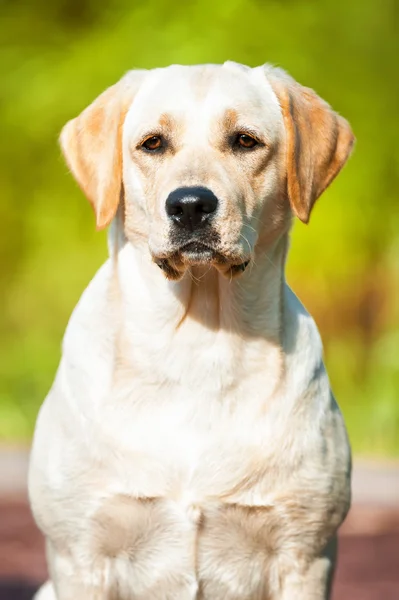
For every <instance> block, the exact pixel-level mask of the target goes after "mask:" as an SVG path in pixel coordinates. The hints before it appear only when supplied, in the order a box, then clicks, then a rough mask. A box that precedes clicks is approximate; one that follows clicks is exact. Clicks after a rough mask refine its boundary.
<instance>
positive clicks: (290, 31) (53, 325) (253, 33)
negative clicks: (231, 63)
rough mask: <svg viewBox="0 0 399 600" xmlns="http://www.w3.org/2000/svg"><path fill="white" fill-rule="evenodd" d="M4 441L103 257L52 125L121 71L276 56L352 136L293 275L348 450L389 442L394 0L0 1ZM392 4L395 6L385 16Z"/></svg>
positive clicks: (299, 244)
mask: <svg viewBox="0 0 399 600" xmlns="http://www.w3.org/2000/svg"><path fill="white" fill-rule="evenodd" d="M0 6H1V19H0V32H1V35H0V39H1V47H0V65H1V67H0V68H1V74H2V77H1V87H0V124H1V132H2V134H1V137H0V195H1V196H0V197H1V204H0V269H1V300H2V308H1V311H0V333H1V348H0V352H1V355H0V381H1V390H0V439H1V440H3V441H4V440H5V441H10V442H15V441H16V442H19V441H27V440H29V438H30V436H31V434H32V430H33V426H34V420H35V417H36V414H37V410H38V407H39V405H40V403H41V402H42V400H43V398H44V396H45V394H46V392H47V391H48V388H49V386H50V384H51V381H52V378H53V376H54V372H55V369H56V367H57V363H58V360H59V356H60V342H61V338H62V334H63V331H64V328H65V325H66V322H67V319H68V317H69V314H70V312H71V310H72V309H73V307H74V305H75V303H76V302H77V300H78V298H79V295H80V294H81V292H82V290H83V289H84V287H85V285H86V284H87V283H88V281H89V280H90V278H91V277H92V276H93V274H94V272H95V270H96V269H97V267H98V266H99V265H100V264H101V262H102V261H103V260H104V258H105V256H106V240H105V234H104V233H101V234H99V233H96V232H95V229H94V220H93V216H92V213H91V209H90V207H89V204H88V202H86V201H85V199H84V198H83V196H82V194H81V193H80V192H79V191H78V189H77V186H76V185H75V184H74V182H73V180H72V177H71V176H70V175H69V174H68V171H67V168H66V166H65V164H64V163H63V160H62V158H61V154H60V151H59V148H58V144H57V136H58V133H59V131H60V129H61V127H62V125H63V124H64V123H65V121H66V120H68V119H69V118H71V117H73V116H76V115H77V114H78V113H79V112H80V110H82V109H83V108H84V107H85V106H86V105H87V104H88V103H89V102H90V101H91V100H93V99H94V97H95V96H96V95H98V94H99V93H100V92H101V91H102V90H103V89H104V88H105V87H107V86H108V85H110V84H112V83H114V82H115V81H116V80H117V79H118V78H119V77H120V76H121V75H122V74H123V73H124V72H125V71H126V70H128V69H131V68H135V67H145V68H150V67H154V66H163V65H167V64H170V63H173V62H177V63H186V64H187V63H199V62H223V61H225V60H226V59H230V60H235V61H238V62H243V63H246V64H249V65H253V66H255V65H258V64H262V63H263V62H272V63H274V64H277V65H280V66H282V67H284V68H285V69H286V70H288V71H289V72H290V73H291V74H292V75H293V76H294V77H295V78H296V79H298V80H299V81H300V82H301V83H304V84H306V85H308V86H310V87H313V88H314V89H316V91H317V92H318V93H319V94H320V95H321V96H322V97H324V98H325V99H326V100H328V101H329V102H330V103H331V104H332V106H333V107H334V108H335V109H336V110H338V111H339V112H340V113H342V114H343V115H344V116H345V117H347V118H348V119H349V121H350V122H351V124H352V126H353V129H354V131H355V134H356V136H357V146H356V150H355V153H354V156H353V157H352V159H351V161H350V162H349V164H348V166H347V167H346V168H345V169H344V171H343V172H342V174H341V175H340V176H339V177H338V179H337V181H335V182H334V184H333V185H332V187H331V188H330V189H329V190H328V191H327V192H326V193H325V195H324V196H323V198H322V199H321V200H320V201H319V203H318V205H317V207H316V209H315V211H314V213H313V218H312V220H311V224H310V226H308V227H306V226H304V225H302V224H300V223H297V224H296V225H295V229H294V233H293V240H292V247H291V253H290V258H289V264H288V278H289V281H290V283H291V285H292V287H293V288H294V290H295V292H296V293H297V294H298V295H299V296H300V298H301V299H302V300H303V301H304V303H305V305H306V306H307V307H308V309H309V310H310V311H311V313H312V314H313V315H314V316H315V318H316V320H317V323H318V325H319V327H320V330H321V333H322V336H323V339H324V343H325V350H326V362H327V367H328V369H329V373H330V376H331V380H332V384H333V388H334V390H335V392H336V395H337V398H338V400H339V402H340V404H341V406H342V408H343V410H344V414H345V417H346V420H347V423H348V428H349V433H350V437H351V440H352V443H353V446H354V449H355V451H356V452H357V453H358V454H362V455H367V456H370V455H373V456H378V455H385V456H394V455H396V456H398V455H399V397H398V396H399V302H398V298H399V198H398V196H399V143H398V140H399V110H398V108H399V90H398V81H399V80H398V71H397V63H398V58H399V36H398V35H397V32H395V29H394V28H395V19H396V18H397V17H398V12H399V11H398V3H397V2H396V0H351V1H348V0H325V1H323V0H307V1H306V0H281V1H276V0H275V1H272V0H270V1H268V2H266V1H264V0H229V1H228V2H227V1H220V0H203V1H202V2H191V1H189V0H187V1H186V2H184V3H183V2H182V3H178V2H170V1H165V0H156V1H151V0H147V1H143V0H139V1H134V0H115V1H110V0H108V1H107V0H104V1H101V0H51V2H50V1H49V0H36V1H32V2H21V1H20V0H8V1H4V0H3V1H2V2H1V5H0ZM395 12H396V14H395Z"/></svg>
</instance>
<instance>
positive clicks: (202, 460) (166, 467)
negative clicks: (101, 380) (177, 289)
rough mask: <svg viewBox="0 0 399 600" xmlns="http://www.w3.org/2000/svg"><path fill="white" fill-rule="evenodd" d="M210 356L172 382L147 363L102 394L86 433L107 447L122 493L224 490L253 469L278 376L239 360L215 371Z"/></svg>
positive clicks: (268, 425) (197, 496)
mask: <svg viewBox="0 0 399 600" xmlns="http://www.w3.org/2000/svg"><path fill="white" fill-rule="evenodd" d="M206 351H207V349H206V348H205V349H204V353H206ZM208 352H209V349H208ZM209 354H210V355H209V356H208V360H207V359H206V358H204V357H202V360H199V361H198V362H199V363H201V362H202V365H201V366H199V365H196V364H195V361H193V363H192V364H191V366H190V365H187V366H186V365H184V369H187V372H186V373H185V374H183V373H182V372H181V374H180V377H179V378H177V377H176V378H174V379H173V378H172V380H171V379H168V378H167V377H165V370H161V369H160V370H157V369H156V368H153V370H152V372H150V373H149V376H148V378H147V377H145V376H143V374H141V376H140V377H138V378H136V380H134V379H133V385H131V384H129V383H128V381H127V378H126V373H125V375H124V378H123V379H121V380H119V381H117V382H116V384H115V387H114V389H113V390H112V393H111V394H110V395H109V396H108V397H107V398H106V399H104V402H103V404H102V407H101V410H100V411H99V412H98V421H96V422H93V424H92V428H91V431H92V433H93V436H95V437H96V439H95V443H94V447H96V448H97V452H98V453H103V452H104V449H106V448H109V449H110V450H111V449H112V452H109V454H108V458H106V457H105V456H104V461H102V465H103V468H104V469H105V470H106V472H107V477H109V478H110V485H112V486H116V488H117V489H118V491H119V492H120V493H128V494H130V495H134V496H136V497H170V498H180V497H181V498H191V499H192V501H193V502H196V501H199V500H201V499H202V498H204V497H220V496H223V495H226V494H229V493H230V491H231V490H232V489H236V488H237V486H239V485H240V482H241V481H244V480H246V479H247V477H248V474H250V473H252V472H253V470H254V466H253V464H252V463H253V461H255V462H256V454H257V453H259V451H262V446H263V445H264V444H265V443H266V442H267V437H268V433H269V430H270V432H271V431H272V429H273V427H274V436H275V437H276V435H278V431H277V428H278V424H276V423H275V424H274V425H273V420H274V419H273V416H274V415H273V413H274V411H273V402H276V399H275V398H274V400H273V391H275V387H276V383H277V375H269V376H268V375H267V371H266V373H262V372H259V371H256V372H251V370H250V369H249V368H246V365H245V364H244V365H243V364H237V366H236V369H235V371H236V372H234V369H231V368H229V365H228V364H227V365H225V366H227V368H225V373H221V372H220V369H221V367H222V365H221V364H219V363H220V362H222V361H221V359H222V355H221V354H219V356H217V355H215V356H213V355H212V353H209ZM169 359H170V362H171V363H173V356H169ZM245 360H246V357H245V356H243V362H245ZM167 363H168V360H167V357H165V361H164V368H166V369H169V365H168V364H167ZM209 363H211V364H209ZM212 363H213V365H212ZM205 365H206V366H205ZM170 368H172V366H171V367H170ZM245 369H246V373H245V374H244V373H243V372H242V370H245ZM201 372H202V375H201ZM97 455H98V454H97ZM110 456H111V459H110V458H109V457H110ZM112 457H114V458H112ZM111 482H112V483H111Z"/></svg>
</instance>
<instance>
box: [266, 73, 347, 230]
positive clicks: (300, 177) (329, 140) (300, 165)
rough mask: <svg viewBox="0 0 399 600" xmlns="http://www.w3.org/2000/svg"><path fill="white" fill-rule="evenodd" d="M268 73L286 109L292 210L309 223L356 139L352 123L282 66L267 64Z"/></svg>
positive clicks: (288, 186)
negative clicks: (320, 199)
mask: <svg viewBox="0 0 399 600" xmlns="http://www.w3.org/2000/svg"><path fill="white" fill-rule="evenodd" d="M266 76H267V78H268V81H269V82H270V84H271V86H272V88H273V90H274V92H275V94H276V96H277V99H278V101H279V103H280V106H281V109H282V112H283V118H284V125H285V130H286V145H287V148H286V169H287V188H288V197H289V201H290V204H291V209H292V211H293V212H294V214H295V215H296V216H297V217H299V219H300V220H301V221H303V222H304V223H307V222H308V221H309V217H310V213H311V211H312V208H313V205H314V203H315V202H316V200H317V198H318V197H319V196H320V195H321V194H322V193H323V192H324V190H325V189H326V188H327V187H328V186H329V185H330V183H331V182H332V180H333V179H334V178H335V177H336V175H338V173H339V171H340V170H341V169H342V167H343V166H344V164H345V163H346V161H347V160H348V158H349V155H350V153H351V150H352V147H353V144H354V141H355V138H354V135H353V133H352V130H351V128H350V125H349V123H348V122H347V121H346V120H345V119H344V118H343V117H341V116H340V115H338V114H337V113H335V112H334V111H333V110H332V109H331V107H330V106H329V105H328V104H327V103H326V102H324V100H322V99H321V98H319V96H318V95H317V94H316V93H315V92H314V91H313V90H311V89H309V88H305V87H303V86H302V85H300V84H299V83H297V82H296V81H295V80H294V79H292V78H291V77H290V76H289V75H287V74H286V73H285V72H284V71H282V70H280V69H275V68H271V67H268V66H267V67H266Z"/></svg>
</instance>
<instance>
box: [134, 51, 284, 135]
mask: <svg viewBox="0 0 399 600" xmlns="http://www.w3.org/2000/svg"><path fill="white" fill-rule="evenodd" d="M133 105H134V110H133V111H132V112H133V113H134V114H133V115H132V117H131V119H130V120H131V121H133V122H135V123H139V122H140V123H143V121H145V122H148V123H150V122H155V121H156V120H157V119H159V117H160V115H164V114H165V113H169V114H171V115H173V116H176V117H178V118H179V117H180V118H186V119H188V120H191V121H197V120H198V119H199V118H201V117H205V118H206V117H209V118H212V117H214V116H222V115H223V113H224V111H226V110H229V109H234V110H235V111H236V112H237V113H238V114H239V115H241V116H242V117H243V118H248V119H252V120H255V122H257V123H258V124H259V125H265V126H266V125H268V124H269V125H272V124H273V123H274V124H277V123H278V122H279V121H281V111H280V107H279V104H278V101H277V98H276V96H275V94H274V92H273V90H272V88H271V86H270V84H269V83H268V81H267V78H266V76H265V74H264V72H263V70H262V69H260V68H256V69H251V68H249V67H244V66H241V65H235V64H234V63H226V64H224V65H199V66H190V67H189V66H179V65H173V66H171V67H167V68H164V69H154V70H153V71H150V72H149V73H148V75H147V77H146V79H145V80H144V82H143V84H142V86H141V87H140V89H139V91H138V93H137V95H136V98H135V100H134V103H133ZM132 108H133V107H132Z"/></svg>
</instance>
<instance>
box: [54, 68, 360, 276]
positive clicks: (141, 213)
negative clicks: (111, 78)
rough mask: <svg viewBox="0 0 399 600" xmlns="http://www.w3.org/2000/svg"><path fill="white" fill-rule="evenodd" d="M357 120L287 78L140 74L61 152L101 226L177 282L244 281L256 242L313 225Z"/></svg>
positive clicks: (187, 71) (206, 71)
mask: <svg viewBox="0 0 399 600" xmlns="http://www.w3.org/2000/svg"><path fill="white" fill-rule="evenodd" d="M353 139H354V138H353V134H352V132H351V129H350V127H349V125H348V123H347V122H346V121H345V120H344V119H343V118H342V117H340V116H339V115H337V114H336V113H334V112H333V111H332V109H331V108H330V107H329V106H328V105H327V104H326V103H325V102H323V100H321V99H320V98H319V97H318V96H317V95H316V94H315V93H314V92H313V91H312V90H310V89H308V88H304V87H302V86H301V85H299V84H297V83H296V82H295V81H294V80H292V79H291V78H290V77H289V76H288V75H286V74H285V73H284V72H283V71H281V70H279V69H274V68H272V67H269V66H264V67H258V68H255V69H250V68H248V67H244V66H242V65H237V64H235V63H225V64H224V65H222V66H219V65H205V66H194V67H183V66H171V67H168V68H166V69H155V70H152V71H132V72H130V73H128V74H127V75H126V76H125V77H124V78H123V79H122V80H121V81H120V82H119V83H117V84H116V85H114V86H113V87H111V88H109V89H108V90H106V91H105V92H104V93H103V94H102V95H101V96H99V98H97V99H96V100H95V101H94V102H93V103H92V104H91V105H90V106H89V107H88V108H86V110H84V111H83V113H82V114H81V115H80V116H78V117H77V118H76V119H73V120H72V121H70V122H69V123H67V125H66V126H65V127H64V129H63V132H62V134H61V145H62V148H63V151H64V154H65V157H66V160H67V162H68V165H69V166H70V168H71V170H72V173H73V174H74V176H75V178H76V179H77V181H78V183H79V185H80V186H81V187H82V189H83V191H84V192H85V194H86V195H87V197H88V198H89V200H90V202H91V204H92V206H93V208H94V211H95V214H96V220H97V227H98V228H99V229H101V228H103V227H105V226H106V225H108V224H109V223H110V221H111V220H112V219H113V217H114V215H115V213H116V210H117V208H118V205H119V203H120V202H123V203H124V223H125V234H126V237H127V238H128V240H130V241H131V242H132V243H135V242H136V243H142V242H143V240H145V241H146V243H148V246H149V249H150V252H151V255H152V257H153V259H154V261H155V262H156V263H157V264H158V265H159V266H160V267H161V268H162V269H163V271H164V273H165V274H166V275H167V276H168V277H169V278H172V279H178V278H180V277H181V276H182V275H183V274H184V272H185V270H186V269H187V267H189V266H191V265H195V264H203V263H208V264H211V265H213V266H215V267H216V268H218V269H219V270H220V271H221V272H223V273H225V274H229V276H230V275H234V274H239V273H241V272H242V271H243V270H245V267H246V265H247V264H248V262H249V261H250V260H251V258H252V256H253V254H254V251H255V247H256V245H258V246H261V245H262V244H267V243H270V242H271V240H273V239H276V236H277V235H278V234H279V233H281V232H282V231H285V230H287V228H288V227H289V223H290V220H291V215H292V213H293V214H295V215H297V216H298V217H299V218H300V219H301V220H302V221H304V222H307V221H308V220H309V216H310V212H311V210H312V207H313V204H314V202H315V201H316V199H317V198H318V197H319V196H320V194H321V193H322V192H323V190H324V189H325V188H326V187H327V186H328V185H329V183H330V182H331V181H332V180H333V179H334V177H335V176H336V175H337V173H338V172H339V171H340V169H341V168H342V167H343V165H344V164H345V162H346V160H347V158H348V156H349V154H350V150H351V147H352V144H353Z"/></svg>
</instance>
